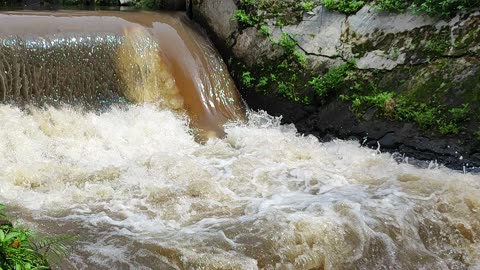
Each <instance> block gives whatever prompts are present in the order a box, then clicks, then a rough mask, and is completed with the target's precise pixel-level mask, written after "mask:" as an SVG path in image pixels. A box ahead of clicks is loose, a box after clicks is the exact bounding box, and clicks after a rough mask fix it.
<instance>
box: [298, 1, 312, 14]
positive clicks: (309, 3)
mask: <svg viewBox="0 0 480 270" xmlns="http://www.w3.org/2000/svg"><path fill="white" fill-rule="evenodd" d="M300 5H301V6H302V8H303V10H305V11H306V12H309V11H312V10H313V8H314V7H315V3H314V2H313V1H305V2H302V3H301V4H300Z"/></svg>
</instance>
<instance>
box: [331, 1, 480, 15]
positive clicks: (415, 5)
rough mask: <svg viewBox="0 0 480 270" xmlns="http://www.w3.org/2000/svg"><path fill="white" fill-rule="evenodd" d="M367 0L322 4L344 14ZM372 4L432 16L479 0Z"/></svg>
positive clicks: (471, 5) (479, 3)
mask: <svg viewBox="0 0 480 270" xmlns="http://www.w3.org/2000/svg"><path fill="white" fill-rule="evenodd" d="M366 2H367V1H361V0H324V1H323V5H324V6H325V7H326V8H328V9H331V10H337V11H340V12H342V13H345V14H353V13H356V12H357V11H358V10H359V9H360V8H362V7H363V5H365V4H366ZM371 2H372V4H373V5H374V6H375V7H376V8H378V9H379V10H385V11H390V12H405V11H407V10H410V11H412V12H414V13H417V14H426V15H429V16H433V17H452V16H454V15H455V14H456V13H457V12H459V11H465V10H471V9H473V8H476V7H479V6H480V0H375V1H371Z"/></svg>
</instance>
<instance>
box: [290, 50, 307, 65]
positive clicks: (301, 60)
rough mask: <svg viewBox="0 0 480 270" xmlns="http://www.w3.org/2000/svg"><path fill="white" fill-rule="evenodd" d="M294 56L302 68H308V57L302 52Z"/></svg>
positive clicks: (295, 52) (294, 53)
mask: <svg viewBox="0 0 480 270" xmlns="http://www.w3.org/2000/svg"><path fill="white" fill-rule="evenodd" d="M293 55H294V56H295V59H296V61H297V63H298V64H299V65H300V66H302V67H306V66H307V57H306V56H305V55H304V54H303V53H302V52H300V51H294V52H293Z"/></svg>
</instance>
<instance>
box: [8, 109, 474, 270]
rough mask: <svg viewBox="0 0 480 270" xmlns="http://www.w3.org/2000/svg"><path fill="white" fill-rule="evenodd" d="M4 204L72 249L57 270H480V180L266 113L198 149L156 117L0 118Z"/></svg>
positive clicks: (173, 119)
mask: <svg viewBox="0 0 480 270" xmlns="http://www.w3.org/2000/svg"><path fill="white" fill-rule="evenodd" d="M0 123H2V128H1V129H0V183H1V186H0V199H1V201H3V202H5V203H6V204H8V205H9V206H11V207H14V209H16V210H15V213H17V214H18V217H19V219H20V220H19V221H20V222H22V223H24V224H26V225H27V226H30V227H33V228H34V229H36V230H38V231H40V232H42V233H69V234H77V235H79V236H80V240H79V241H78V242H77V245H76V246H75V248H74V251H73V254H72V256H71V257H70V258H68V259H65V260H63V261H61V262H59V264H58V268H59V269H479V268H480V246H479V244H478V242H479V241H480V176H479V175H473V174H463V173H461V172H458V171H452V170H449V169H446V168H442V167H438V166H435V167H434V168H429V169H420V168H418V167H414V166H412V165H408V164H406V163H397V162H396V161H395V160H394V159H393V158H392V157H391V156H390V155H389V154H379V153H378V152H376V151H374V150H369V149H366V148H363V147H360V146H359V144H358V143H356V142H349V141H341V140H336V141H333V142H329V143H320V142H318V140H317V139H315V138H313V137H303V136H300V135H298V134H297V133H296V130H295V128H294V127H293V126H282V125H280V124H279V119H275V118H272V117H269V116H268V115H266V114H264V113H251V114H250V115H249V120H248V121H247V122H245V123H230V124H228V125H227V127H226V133H227V135H226V137H225V138H223V139H210V140H209V141H208V142H207V143H206V144H199V143H197V142H196V141H195V139H194V136H193V135H192V134H193V133H192V132H191V130H190V129H189V127H188V119H184V118H181V117H179V116H177V115H175V114H174V113H172V112H171V111H169V110H163V109H159V108H158V107H154V106H150V105H131V106H130V107H127V108H116V107H112V108H111V109H110V110H108V111H105V112H103V113H98V112H97V113H95V112H85V111H82V110H79V109H74V108H71V107H61V108H51V107H50V108H46V109H37V108H30V109H27V110H20V109H18V108H16V107H12V106H9V105H1V106H0Z"/></svg>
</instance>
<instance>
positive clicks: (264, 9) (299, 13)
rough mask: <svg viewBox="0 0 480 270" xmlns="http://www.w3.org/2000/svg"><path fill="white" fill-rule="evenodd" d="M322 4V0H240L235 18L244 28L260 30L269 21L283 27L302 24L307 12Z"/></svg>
mask: <svg viewBox="0 0 480 270" xmlns="http://www.w3.org/2000/svg"><path fill="white" fill-rule="evenodd" d="M320 3H321V1H320V0H310V1H305V0H302V1H278V0H258V1H257V0H240V4H239V9H238V10H237V12H236V13H235V18H236V19H237V20H238V21H239V22H240V23H241V25H242V26H244V27H249V26H255V27H257V28H260V27H261V26H262V25H265V21H267V20H273V21H274V24H275V25H277V26H280V27H283V26H284V25H289V24H295V23H298V22H300V20H301V19H302V17H303V14H305V12H309V11H312V10H313V9H314V8H315V7H316V6H318V5H320Z"/></svg>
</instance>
